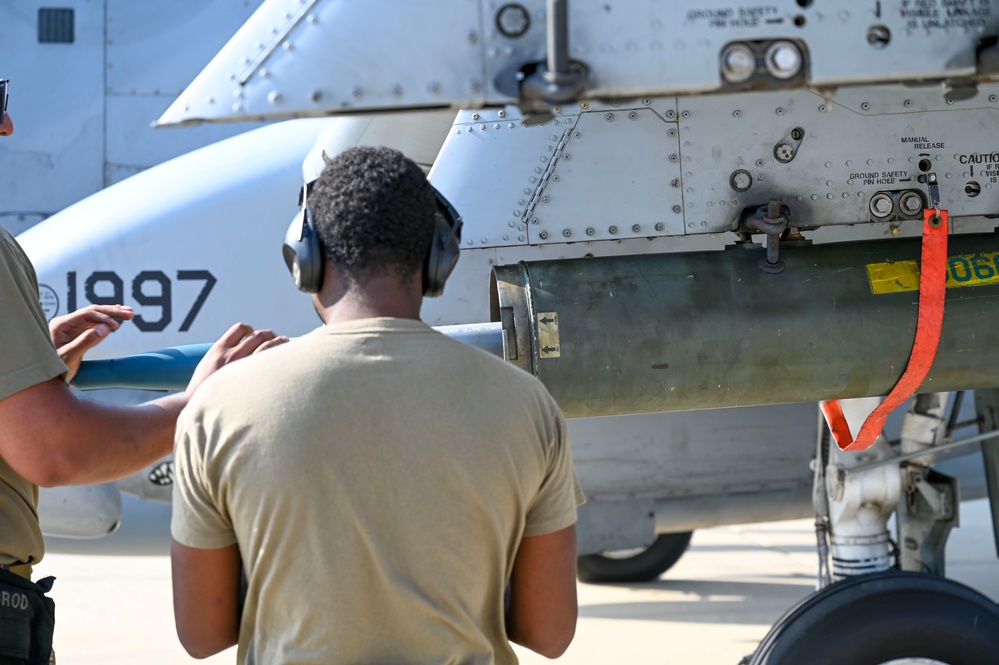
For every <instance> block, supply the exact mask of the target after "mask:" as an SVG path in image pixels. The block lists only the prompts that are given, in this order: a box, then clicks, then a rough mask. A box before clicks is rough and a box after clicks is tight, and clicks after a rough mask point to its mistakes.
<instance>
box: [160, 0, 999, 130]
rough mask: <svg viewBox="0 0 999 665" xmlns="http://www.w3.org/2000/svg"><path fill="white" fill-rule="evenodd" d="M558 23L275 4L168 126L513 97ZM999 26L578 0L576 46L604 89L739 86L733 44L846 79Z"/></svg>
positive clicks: (592, 88)
mask: <svg viewBox="0 0 999 665" xmlns="http://www.w3.org/2000/svg"><path fill="white" fill-rule="evenodd" d="M803 4H804V5H807V6H806V7H802V5H803ZM511 5H515V7H516V9H514V10H511V9H510V6H511ZM511 11H513V12H514V13H515V14H516V15H517V16H516V17H515V18H514V19H510V18H509V15H510V12H511ZM504 16H506V17H507V18H504ZM547 23H548V17H547V16H546V4H545V1H544V0H521V1H520V2H518V3H507V2H499V1H497V0H479V1H478V2H477V1H476V0H441V1H440V2H434V3H415V2H409V1H408V0H368V1H367V2H364V3H357V2H348V1H347V0H268V2H266V3H265V4H264V5H263V6H262V7H261V9H260V11H258V12H257V13H256V14H255V15H254V16H253V17H252V18H251V19H250V20H249V21H248V22H247V24H246V26H244V28H243V29H242V30H240V32H239V33H238V34H237V35H236V37H234V38H233V40H232V41H231V42H230V44H229V45H228V46H227V47H226V49H224V50H223V51H222V53H220V54H219V55H218V56H217V57H216V59H215V60H213V61H212V63H211V64H210V65H209V66H208V68H206V69H205V71H204V73H203V75H202V76H199V77H198V79H197V81H196V82H195V84H192V86H191V87H190V89H189V93H188V94H186V95H185V96H184V98H183V100H182V102H181V103H180V104H178V105H177V106H175V107H171V109H170V111H169V112H168V113H167V114H165V115H164V116H163V118H162V119H161V122H162V123H164V124H173V123H181V122H197V121H200V120H226V119H233V118H235V117H240V116H248V115H250V116H256V117H267V118H269V119H276V118H284V117H294V116H300V115H323V114H329V113H336V112H344V111H359V110H376V109H390V108H416V107H434V106H452V107H456V106H465V107H469V106H481V105H503V104H508V103H513V102H516V101H518V99H519V97H520V85H521V81H522V78H523V77H524V76H530V74H531V73H533V72H534V71H535V70H536V69H537V67H538V66H539V65H542V64H544V62H545V56H546V54H547V50H548V44H547V37H546V29H547V27H548V26H547ZM997 29H999V0H982V1H981V2H975V3H966V4H962V5H955V4H954V3H948V2H946V0H923V1H922V2H920V4H919V6H918V7H917V6H914V5H913V4H912V3H910V2H907V1H906V0H895V1H891V0H882V1H880V2H876V3H870V4H869V5H865V6H862V7H861V6H858V5H857V3H856V2H855V0H826V1H825V2H823V3H802V2H800V1H798V0H769V1H767V2H745V1H740V0H732V1H730V2H722V3H717V4H715V5H713V6H709V7H706V6H705V5H704V3H703V2H702V1H701V0H674V1H672V2H665V1H664V0H630V1H629V0H618V1H616V2H601V3H592V2H574V3H571V6H570V7H569V15H568V56H569V58H571V59H573V60H575V61H577V62H579V63H581V64H582V65H584V66H585V68H586V70H587V71H588V76H587V77H586V82H585V86H584V91H583V93H582V95H581V97H582V98H583V99H590V100H593V99H610V98H618V99H627V98H634V97H645V96H662V95H667V94H685V93H704V92H721V91H725V90H731V89H733V88H739V87H740V84H739V83H738V82H734V81H732V80H728V81H726V80H725V79H724V78H723V75H722V65H723V61H724V60H725V56H724V54H725V53H726V50H727V49H728V48H729V47H731V46H732V45H742V46H744V47H746V48H747V49H748V51H746V52H751V54H755V55H750V56H749V57H750V59H753V60H754V62H751V63H747V66H749V67H750V68H751V69H752V70H753V71H755V74H753V73H752V72H750V74H751V78H750V79H749V81H750V82H751V84H752V85H749V84H747V85H746V86H744V87H748V88H752V89H760V88H765V89H786V88H799V87H801V86H803V85H810V86H822V87H828V88H832V87H834V86H843V85H853V84H858V83H870V82H874V81H923V80H938V81H939V80H942V79H954V78H958V77H966V76H971V75H974V74H975V73H976V65H977V56H976V49H977V47H978V46H979V42H980V41H981V40H982V38H984V37H987V36H989V35H994V34H995V33H996V31H997ZM428 35H429V36H428ZM778 43H779V44H783V45H784V46H785V49H784V50H783V54H784V56H785V57H786V58H789V62H785V63H783V64H782V65H781V66H786V67H787V68H788V69H787V71H786V72H784V73H775V68H774V67H773V66H772V65H774V63H775V62H776V60H774V61H772V60H771V58H770V56H769V55H768V54H769V53H770V50H769V49H770V47H771V46H774V45H775V44H778ZM777 69H778V70H779V69H780V67H777ZM729 78H730V79H731V77H729Z"/></svg>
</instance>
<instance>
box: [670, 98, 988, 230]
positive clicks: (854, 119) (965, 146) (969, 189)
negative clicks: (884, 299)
mask: <svg viewBox="0 0 999 665" xmlns="http://www.w3.org/2000/svg"><path fill="white" fill-rule="evenodd" d="M997 99H999V87H996V86H995V85H994V84H992V85H987V86H986V85H982V86H980V88H979V92H978V95H977V96H976V97H975V98H973V99H971V100H967V101H961V102H954V103H952V104H949V103H947V102H946V100H944V98H943V96H942V95H941V94H940V90H939V88H937V87H936V86H929V87H919V88H916V87H908V86H878V87H873V86H871V87H855V88H844V89H840V90H838V91H836V93H835V94H833V95H831V96H830V97H829V98H828V99H827V98H825V97H823V96H822V95H820V94H818V93H814V92H808V91H787V92H770V93H750V94H733V95H727V96H721V97H719V96H715V97H682V98H679V100H678V109H679V111H680V120H679V129H680V141H681V148H680V150H681V154H682V162H683V193H684V211H685V217H686V225H687V228H686V231H687V233H713V232H719V231H732V230H735V228H736V226H737V223H738V219H739V214H740V212H741V211H742V210H743V209H744V208H747V207H752V206H762V205H766V203H767V201H768V200H769V199H770V198H773V197H777V198H780V199H781V200H783V201H784V202H785V203H787V204H788V205H789V206H790V208H791V213H792V223H793V225H795V226H806V227H807V226H820V225H835V224H853V223H857V222H871V221H875V222H878V221H879V219H878V218H876V217H873V216H872V212H871V210H870V208H869V205H870V202H871V198H872V197H873V196H874V195H875V194H876V193H878V192H891V193H898V192H904V191H913V192H916V193H917V194H918V195H919V196H921V197H922V202H923V203H925V202H926V200H927V199H926V192H927V189H926V185H925V184H924V183H922V182H920V176H924V175H925V173H927V172H931V171H932V172H933V173H935V174H936V175H937V177H938V178H939V181H940V193H941V198H942V203H943V206H944V207H945V208H947V209H948V210H949V211H950V213H951V215H952V216H954V217H957V216H970V215H987V214H994V213H995V212H996V211H997V210H999V185H997V181H999V133H997V132H995V131H994V128H995V127H997V126H999V104H997ZM944 111H946V113H945V112H944ZM795 129H800V130H801V131H802V133H803V138H802V139H801V141H800V146H799V147H798V148H797V152H796V154H795V155H794V157H793V158H792V159H791V160H790V161H787V162H786V163H785V162H781V161H780V160H779V159H778V158H777V156H776V149H777V147H778V145H779V144H781V142H782V141H783V140H785V138H786V137H787V136H789V135H790V134H791V132H792V131H794V130H795ZM861 137H862V138H861ZM740 173H741V174H743V177H747V178H751V181H747V182H751V185H750V186H749V187H748V189H747V190H746V191H742V192H740V191H736V185H735V184H734V183H735V178H737V177H738V174H740ZM913 217H916V218H921V210H918V211H916V214H915V215H909V216H908V217H907V218H909V219H911V218H913ZM904 218H906V216H904V215H903V216H899V215H897V214H890V215H887V216H886V217H885V218H884V221H883V222H880V223H882V224H884V225H885V226H886V227H887V226H888V225H889V224H897V223H900V222H901V221H903V220H904Z"/></svg>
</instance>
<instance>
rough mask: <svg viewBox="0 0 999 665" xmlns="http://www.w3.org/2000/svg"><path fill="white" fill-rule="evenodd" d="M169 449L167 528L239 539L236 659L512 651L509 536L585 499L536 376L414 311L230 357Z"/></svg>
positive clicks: (197, 536)
mask: <svg viewBox="0 0 999 665" xmlns="http://www.w3.org/2000/svg"><path fill="white" fill-rule="evenodd" d="M175 455H176V457H175V460H176V469H177V483H176V485H175V488H174V513H173V524H172V530H173V536H174V538H176V539H177V540H178V541H179V542H181V543H183V544H185V545H187V546H190V547H197V548H218V547H225V546H228V545H231V544H233V543H237V542H238V544H239V549H240V552H241V555H242V560H243V565H244V567H245V570H246V573H247V578H248V582H249V584H248V591H247V597H246V604H245V607H244V610H243V617H242V624H241V626H240V637H239V651H238V655H237V660H238V661H239V662H240V663H244V662H245V663H251V664H256V663H261V664H262V663H266V664H268V665H277V664H282V665H295V664H303V663H340V664H344V665H347V664H354V663H356V664H362V663H363V664H369V665H374V664H392V665H405V664H407V663H413V664H419V665H435V664H439V665H444V664H454V665H458V664H461V665H472V664H475V665H480V664H481V665H486V664H492V663H496V664H500V665H506V664H509V663H516V662H517V658H516V656H515V655H514V653H513V651H512V649H511V648H510V645H509V642H508V641H507V638H506V634H505V629H504V624H503V593H504V589H505V586H506V583H507V581H508V580H509V577H510V571H511V568H512V565H513V559H514V556H515V554H516V551H517V546H518V544H519V543H520V540H521V537H522V536H532V535H541V534H545V533H550V532H553V531H557V530H559V529H562V528H565V527H567V526H569V525H571V524H573V523H574V522H575V520H576V506H577V505H578V503H581V502H582V493H581V492H580V490H579V485H578V483H577V481H576V477H575V474H574V472H573V469H572V459H571V453H570V450H569V441H568V439H567V434H566V425H565V421H564V420H563V418H562V415H561V413H560V412H559V410H558V408H557V407H556V405H555V402H554V400H553V399H552V398H551V396H550V395H549V394H548V392H547V390H545V388H544V386H542V384H541V383H540V382H539V381H538V380H537V379H535V378H534V377H533V376H530V375H529V374H527V373H526V372H522V371H521V370H519V369H516V368H514V367H513V366H511V365H509V364H507V363H504V362H503V361H501V360H500V359H499V358H496V357H493V356H491V355H489V354H487V353H485V352H483V351H480V350H478V349H474V348H472V347H470V346H467V345H465V344H462V343H461V342H458V341H455V340H452V339H450V338H448V337H446V336H444V335H442V334H440V333H437V332H436V331H434V330H432V329H431V328H429V327H428V326H427V325H426V324H424V323H421V322H420V321H416V320H410V319H391V318H383V319H367V320H362V321H352V322H349V323H344V324H337V325H331V326H326V327H323V328H320V329H318V330H316V331H313V332H312V333H310V334H308V335H306V336H304V337H302V338H300V339H298V340H295V341H293V342H290V343H288V344H286V345H284V346H281V347H278V348H275V349H272V350H270V351H267V352H265V353H263V354H260V355H258V356H253V357H251V358H248V359H247V360H243V361H240V362H238V363H236V364H234V365H231V366H228V367H226V368H225V369H224V370H222V371H220V372H218V373H217V374H216V375H213V376H212V377H211V378H210V379H209V380H208V381H206V382H205V384H203V385H202V387H201V388H200V389H199V391H198V393H197V394H196V395H195V397H194V399H193V400H192V402H191V404H190V405H189V406H188V408H187V409H185V411H184V412H183V413H182V414H181V418H180V421H179V422H178V430H177V440H176V451H175Z"/></svg>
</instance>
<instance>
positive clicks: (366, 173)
mask: <svg viewBox="0 0 999 665" xmlns="http://www.w3.org/2000/svg"><path fill="white" fill-rule="evenodd" d="M436 206H437V204H436V199H435V197H434V192H433V188H432V187H431V186H430V183H429V182H428V181H427V177H426V175H425V174H424V173H423V169H421V168H420V167H419V166H418V165H417V164H416V162H414V161H413V160H411V159H409V158H408V157H406V156H405V155H403V154H402V153H401V152H399V151H398V150H393V149H391V148H385V147H371V146H359V147H355V148H350V149H349V150H346V151H344V152H342V153H340V154H339V155H337V156H336V157H334V158H333V159H332V160H329V161H328V163H327V164H326V167H325V168H324V169H323V172H322V173H321V174H320V175H319V179H318V180H316V182H315V183H314V184H313V186H312V192H311V193H310V194H309V209H310V210H311V211H312V214H313V217H314V218H315V224H316V230H317V233H318V235H319V240H320V243H321V244H322V247H323V252H324V253H325V255H326V258H327V259H328V260H330V261H332V262H333V263H334V264H335V265H336V266H337V267H338V268H339V269H341V270H342V271H343V272H344V273H345V274H346V275H347V276H348V277H360V276H363V275H365V274H368V273H370V272H371V271H373V270H382V269H390V270H394V271H395V272H396V273H397V274H398V275H399V276H400V277H403V278H405V277H408V276H409V275H411V274H412V273H414V272H415V271H416V270H417V269H418V268H419V267H420V266H421V265H422V264H423V261H424V259H425V257H426V256H427V252H428V251H429V250H430V241H431V236H432V234H433V229H434V215H435V214H436Z"/></svg>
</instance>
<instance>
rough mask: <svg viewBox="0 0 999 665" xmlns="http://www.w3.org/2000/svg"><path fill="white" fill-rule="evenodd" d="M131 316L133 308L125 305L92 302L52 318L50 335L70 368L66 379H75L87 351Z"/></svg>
mask: <svg viewBox="0 0 999 665" xmlns="http://www.w3.org/2000/svg"><path fill="white" fill-rule="evenodd" d="M132 316H133V313H132V308H131V307H126V306H124V305H90V306H88V307H84V308H82V309H78V310H76V311H75V312H70V313H69V314H64V315H63V316H57V317H55V318H54V319H52V320H51V321H49V337H51V338H52V343H53V344H54V345H55V348H56V351H57V352H58V353H59V357H60V358H62V361H63V362H64V363H66V367H68V368H69V372H67V374H66V381H72V380H73V377H74V376H76V371H77V370H78V369H79V368H80V361H81V360H83V354H84V353H86V352H87V351H89V350H90V349H92V348H94V347H95V346H97V345H98V344H100V343H101V342H102V341H103V340H104V338H105V337H107V336H108V334H109V333H110V332H111V331H112V330H117V329H118V328H119V327H120V326H121V322H122V321H127V320H129V319H131V318H132Z"/></svg>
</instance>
